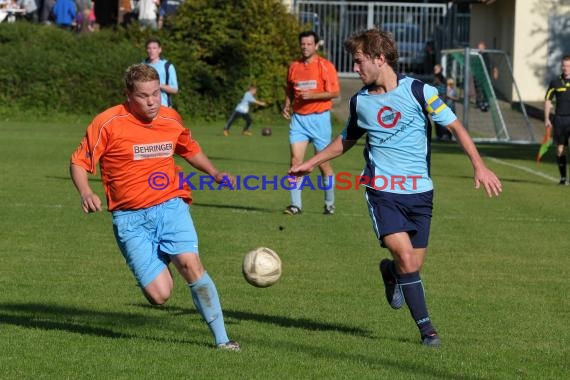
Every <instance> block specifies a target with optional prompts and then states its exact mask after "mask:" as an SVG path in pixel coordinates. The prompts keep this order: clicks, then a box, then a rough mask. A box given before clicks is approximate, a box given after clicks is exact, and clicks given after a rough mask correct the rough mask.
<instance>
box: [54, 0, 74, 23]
mask: <svg viewBox="0 0 570 380" xmlns="http://www.w3.org/2000/svg"><path fill="white" fill-rule="evenodd" d="M52 13H53V16H54V18H55V24H56V25H57V26H59V27H60V28H64V29H70V30H71V29H72V27H73V25H74V24H75V16H76V14H77V8H76V6H75V2H73V0H57V1H56V2H55V5H54V6H53V9H52Z"/></svg>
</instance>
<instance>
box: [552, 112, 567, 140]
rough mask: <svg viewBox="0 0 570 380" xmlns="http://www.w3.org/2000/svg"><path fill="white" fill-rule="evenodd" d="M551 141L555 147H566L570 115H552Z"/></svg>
mask: <svg viewBox="0 0 570 380" xmlns="http://www.w3.org/2000/svg"><path fill="white" fill-rule="evenodd" d="M552 124H553V125H554V132H553V134H552V140H553V142H554V144H556V145H564V146H568V138H569V137H570V115H554V120H553V123H552Z"/></svg>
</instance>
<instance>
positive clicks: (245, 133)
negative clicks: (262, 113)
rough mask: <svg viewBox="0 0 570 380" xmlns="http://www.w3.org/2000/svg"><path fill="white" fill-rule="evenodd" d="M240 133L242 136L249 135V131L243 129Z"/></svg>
mask: <svg viewBox="0 0 570 380" xmlns="http://www.w3.org/2000/svg"><path fill="white" fill-rule="evenodd" d="M241 134H242V135H244V136H251V131H243V132H242V133H241Z"/></svg>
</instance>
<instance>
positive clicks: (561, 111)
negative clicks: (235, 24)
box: [544, 55, 570, 185]
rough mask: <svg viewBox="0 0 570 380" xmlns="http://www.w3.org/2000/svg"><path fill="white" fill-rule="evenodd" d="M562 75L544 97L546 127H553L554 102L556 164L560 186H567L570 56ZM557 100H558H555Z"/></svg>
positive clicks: (553, 138)
mask: <svg viewBox="0 0 570 380" xmlns="http://www.w3.org/2000/svg"><path fill="white" fill-rule="evenodd" d="M561 68H562V75H560V76H559V77H557V78H556V79H554V80H553V81H552V82H550V85H549V86H548V91H546V96H545V97H544V126H545V127H546V128H548V127H551V126H552V123H551V121H550V116H551V115H550V113H551V112H552V108H553V104H552V101H553V100H554V101H555V103H556V109H555V111H554V133H553V134H552V140H553V142H554V144H556V163H557V164H558V170H559V171H560V185H566V184H567V177H566V150H567V149H568V138H569V137H570V55H565V56H563V57H562V65H561ZM554 98H556V99H554Z"/></svg>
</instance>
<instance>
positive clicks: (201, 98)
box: [0, 0, 300, 119]
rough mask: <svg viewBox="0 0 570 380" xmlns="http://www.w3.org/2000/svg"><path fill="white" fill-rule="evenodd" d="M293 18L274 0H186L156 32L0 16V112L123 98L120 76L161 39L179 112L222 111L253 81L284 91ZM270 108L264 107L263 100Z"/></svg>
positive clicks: (273, 94)
mask: <svg viewBox="0 0 570 380" xmlns="http://www.w3.org/2000/svg"><path fill="white" fill-rule="evenodd" d="M299 31H300V26H299V24H298V23H297V21H296V18H295V17H294V16H293V15H291V14H289V13H287V11H286V9H285V7H284V6H283V5H282V4H281V2H280V1H279V0H233V1H229V0H186V1H185V2H184V3H183V5H182V6H181V7H180V8H179V11H178V13H177V15H176V17H174V18H172V19H170V20H168V23H167V25H166V27H165V28H164V29H163V30H161V31H159V32H154V33H153V32H152V31H149V30H144V31H141V30H140V29H139V27H138V26H137V25H131V26H130V27H129V28H127V29H123V28H118V29H116V30H113V29H109V30H103V31H101V32H98V33H91V34H73V33H70V32H69V31H66V30H62V29H59V28H55V27H48V26H44V25H37V24H29V23H25V22H21V23H20V22H17V23H14V24H7V23H2V24H0V49H1V54H0V83H2V86H1V87H0V115H2V116H4V117H5V116H10V115H17V114H21V113H22V112H26V113H28V114H36V115H39V116H42V115H44V116H45V115H51V114H58V113H62V114H88V115H94V114H96V113H98V112H101V111H102V110H104V109H105V108H107V107H109V106H111V105H114V104H117V103H120V102H122V101H123V100H124V94H123V83H122V76H123V72H124V70H125V69H126V68H127V67H128V66H129V65H131V64H133V63H136V62H141V61H142V60H143V59H144V58H145V49H144V42H145V40H146V39H147V38H148V37H150V36H151V35H156V36H158V37H159V38H160V39H161V42H162V45H163V56H164V58H166V59H169V60H170V61H172V62H173V64H174V65H175V67H176V71H177V74H178V82H179V87H180V91H179V93H178V94H177V95H176V96H175V98H174V102H175V106H176V108H177V109H178V110H179V111H180V112H181V113H182V114H183V115H185V116H193V117H199V118H207V119H214V118H225V117H227V116H228V114H229V113H230V112H231V111H232V110H233V107H234V106H235V104H236V103H237V101H238V100H239V99H240V98H241V96H242V95H243V92H244V91H245V90H246V89H247V86H248V84H250V83H255V84H256V85H257V86H258V88H259V90H258V96H259V98H260V99H263V100H265V101H267V102H268V103H270V104H276V102H277V101H280V100H282V99H283V97H284V93H283V86H284V84H285V76H286V70H287V65H288V63H289V61H291V59H294V58H295V57H296V56H297V55H298V42H297V34H298V33H299ZM269 110H271V109H269Z"/></svg>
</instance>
